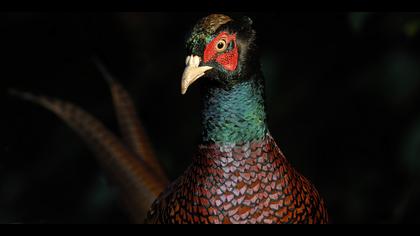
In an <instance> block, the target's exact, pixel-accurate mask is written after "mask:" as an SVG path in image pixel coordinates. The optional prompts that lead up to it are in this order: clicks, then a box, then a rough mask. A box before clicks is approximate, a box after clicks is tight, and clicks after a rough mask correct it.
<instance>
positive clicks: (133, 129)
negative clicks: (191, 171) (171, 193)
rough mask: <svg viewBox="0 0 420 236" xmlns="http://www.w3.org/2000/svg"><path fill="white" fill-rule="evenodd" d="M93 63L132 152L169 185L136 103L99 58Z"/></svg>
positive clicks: (95, 58) (94, 59)
mask: <svg viewBox="0 0 420 236" xmlns="http://www.w3.org/2000/svg"><path fill="white" fill-rule="evenodd" d="M93 61H94V63H95V65H96V67H97V68H98V70H99V71H100V72H101V74H102V75H103V77H104V78H105V80H106V81H107V82H108V84H109V87H110V90H111V94H112V98H113V102H114V107H115V110H116V114H117V118H118V122H119V126H120V129H121V132H122V135H123V138H124V140H125V142H126V143H127V145H128V146H129V147H130V148H131V150H132V151H133V152H134V153H135V154H136V155H138V156H139V157H140V158H141V159H142V160H143V161H144V162H146V163H147V164H148V165H149V166H150V167H151V168H152V169H153V171H155V173H156V174H157V175H158V176H159V177H160V178H161V180H162V181H163V182H166V183H168V179H167V176H166V174H165V171H164V169H163V168H162V166H161V165H160V163H159V161H158V159H157V158H156V155H155V152H154V151H153V148H152V146H151V142H150V141H149V139H148V136H147V134H146V132H145V130H144V128H143V125H142V124H141V121H140V120H139V118H138V115H137V112H136V109H135V105H134V102H133V101H132V99H131V97H130V95H129V94H128V92H127V91H126V90H125V89H124V88H123V86H121V84H120V83H118V81H117V80H116V79H114V78H113V76H112V75H111V74H110V73H109V71H108V70H107V69H106V67H105V66H104V65H103V64H102V63H101V61H100V60H99V59H98V58H97V57H93Z"/></svg>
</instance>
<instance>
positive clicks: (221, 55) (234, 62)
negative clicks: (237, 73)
mask: <svg viewBox="0 0 420 236" xmlns="http://www.w3.org/2000/svg"><path fill="white" fill-rule="evenodd" d="M221 39H224V40H225V41H226V44H227V45H230V43H231V42H232V41H233V48H232V49H230V50H226V51H224V52H218V51H217V49H216V46H217V43H218V42H219V41H220V40H221ZM211 60H215V61H216V62H217V63H219V64H220V65H221V66H223V68H225V69H226V70H227V71H234V70H236V67H237V66H238V47H237V45H236V34H228V33H227V32H221V33H220V34H219V35H218V36H217V37H215V38H214V39H213V40H212V41H211V42H210V43H208V44H207V46H206V48H205V50H204V57H203V61H204V63H206V62H209V61H211Z"/></svg>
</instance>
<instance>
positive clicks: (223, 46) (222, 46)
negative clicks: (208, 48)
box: [216, 39, 227, 52]
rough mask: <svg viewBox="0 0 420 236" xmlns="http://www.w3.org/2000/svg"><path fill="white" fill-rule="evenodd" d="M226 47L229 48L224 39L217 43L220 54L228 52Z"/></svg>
mask: <svg viewBox="0 0 420 236" xmlns="http://www.w3.org/2000/svg"><path fill="white" fill-rule="evenodd" d="M226 47H227V43H226V40H224V39H221V40H220V41H219V42H217V44H216V50H217V51H218V52H223V51H224V50H226Z"/></svg>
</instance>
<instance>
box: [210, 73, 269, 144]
mask: <svg viewBox="0 0 420 236" xmlns="http://www.w3.org/2000/svg"><path fill="white" fill-rule="evenodd" d="M202 126H203V136H202V141H203V142H215V143H221V144H224V143H239V142H248V141H252V140H259V139H262V138H263V137H264V136H265V134H266V133H267V124H266V114H265V107H264V86H263V81H262V78H261V79H251V80H248V81H246V82H242V83H238V84H236V85H233V86H232V87H231V88H229V89H226V88H220V87H210V88H208V89H207V91H206V95H205V96H204V109H203V112H202Z"/></svg>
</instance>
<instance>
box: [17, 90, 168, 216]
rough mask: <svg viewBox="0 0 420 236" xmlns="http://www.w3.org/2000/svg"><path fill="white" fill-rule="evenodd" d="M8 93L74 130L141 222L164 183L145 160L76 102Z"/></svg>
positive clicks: (130, 212) (23, 93) (130, 210)
mask: <svg viewBox="0 0 420 236" xmlns="http://www.w3.org/2000/svg"><path fill="white" fill-rule="evenodd" d="M10 93H11V94H12V95H15V96H17V97H20V98H22V99H23V100H27V101H30V102H33V103H35V104H38V105H40V106H42V107H44V108H46V109H48V110H50V111H51V112H53V113H55V114H56V115H57V116H58V117H60V118H61V119H62V120H63V121H65V123H66V124H67V125H69V126H70V127H71V128H72V129H73V130H74V131H76V132H77V133H78V134H79V135H80V136H81V137H82V138H83V140H84V141H85V142H86V143H87V144H88V146H89V148H90V149H91V150H92V151H93V152H94V153H95V154H96V155H95V156H96V158H97V160H98V162H99V163H100V164H101V166H102V167H103V169H104V170H105V172H106V174H107V175H108V176H109V178H110V179H111V180H112V181H113V182H115V184H116V185H117V186H118V187H119V190H120V191H121V198H122V200H123V202H124V204H126V205H125V206H126V207H127V210H128V213H129V214H130V216H131V217H132V220H133V222H136V223H142V222H143V220H144V219H145V216H146V213H147V210H148V209H149V207H150V205H151V204H152V202H153V201H154V200H155V198H156V197H157V196H158V194H159V193H160V192H162V191H163V189H164V188H165V186H166V183H165V182H163V181H162V180H161V178H160V177H158V176H157V175H156V173H154V171H153V170H152V168H150V167H149V165H148V164H147V163H146V162H144V161H142V160H141V159H140V160H139V158H137V157H136V156H135V155H134V154H133V153H132V152H130V151H129V150H128V149H127V148H126V147H125V146H124V144H123V143H122V142H120V140H119V139H118V138H117V137H116V136H115V135H114V134H113V133H112V132H110V131H109V130H108V129H107V128H106V127H105V126H104V125H103V124H102V123H101V122H100V121H99V120H97V119H96V118H95V117H93V116H92V115H90V114H88V113H87V112H85V111H84V110H83V109H81V108H79V107H78V106H76V105H74V104H72V103H69V102H64V101H60V100H58V99H52V98H48V97H45V96H35V95H33V94H30V93H25V92H19V91H15V90H10Z"/></svg>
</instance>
